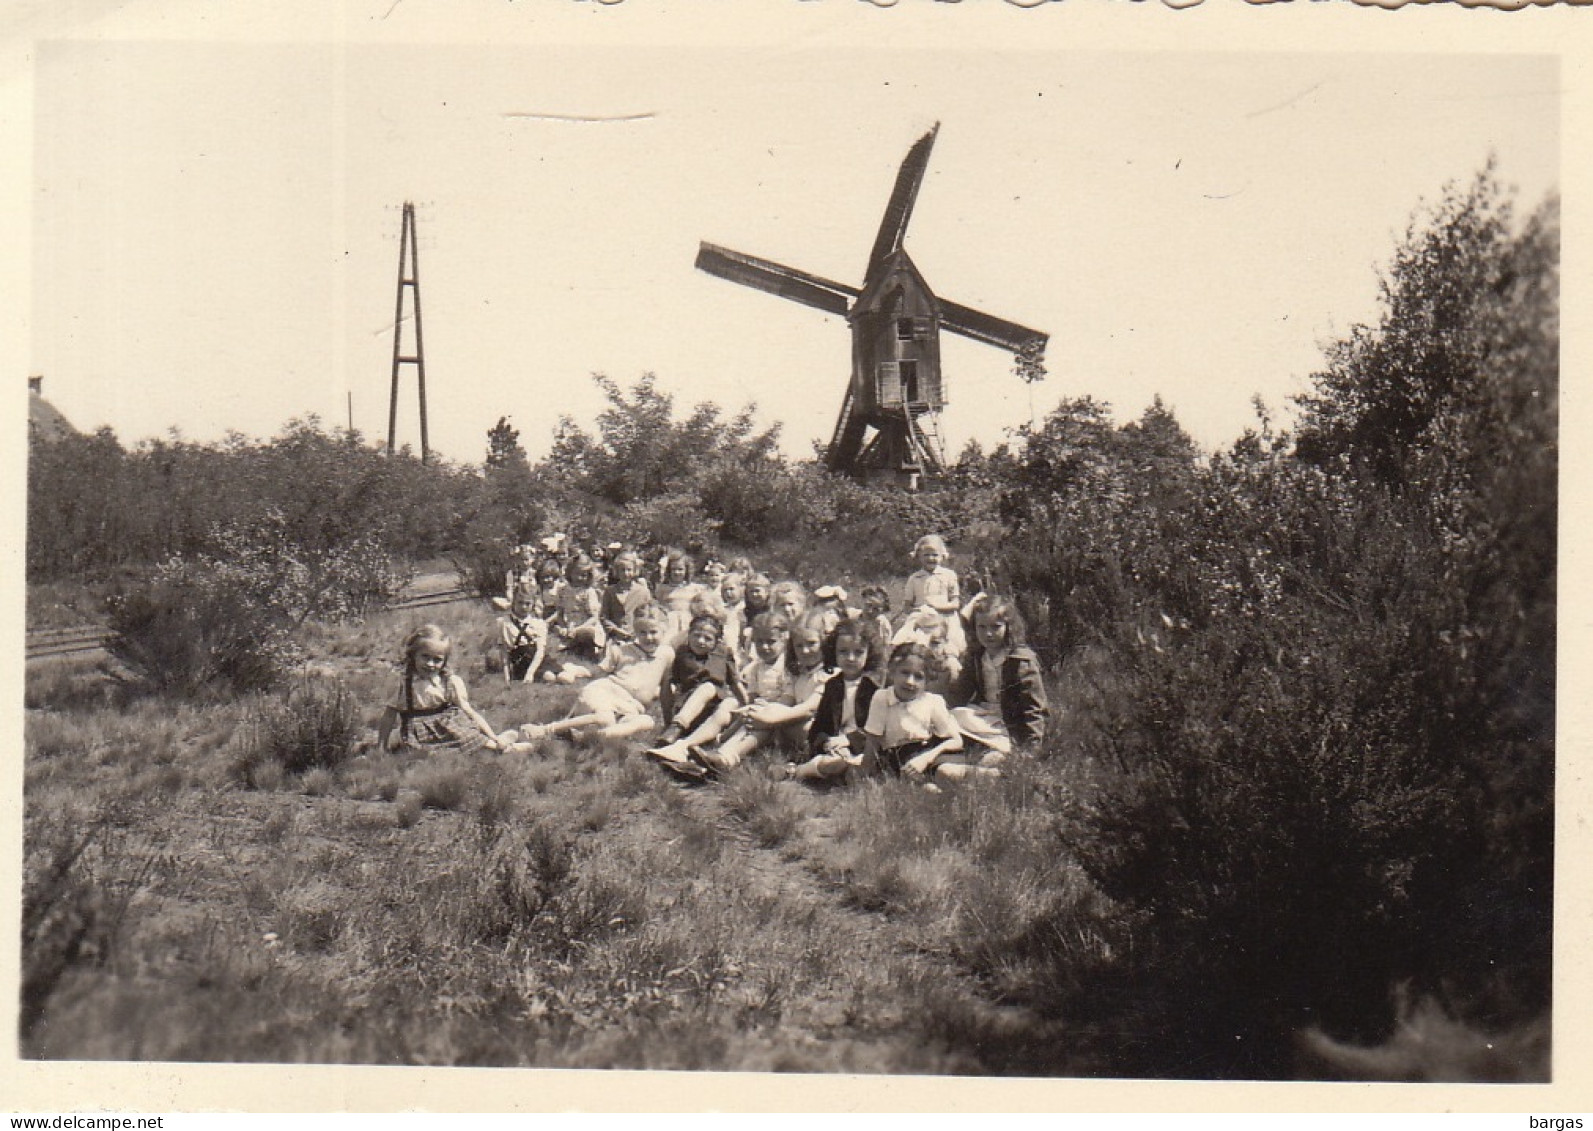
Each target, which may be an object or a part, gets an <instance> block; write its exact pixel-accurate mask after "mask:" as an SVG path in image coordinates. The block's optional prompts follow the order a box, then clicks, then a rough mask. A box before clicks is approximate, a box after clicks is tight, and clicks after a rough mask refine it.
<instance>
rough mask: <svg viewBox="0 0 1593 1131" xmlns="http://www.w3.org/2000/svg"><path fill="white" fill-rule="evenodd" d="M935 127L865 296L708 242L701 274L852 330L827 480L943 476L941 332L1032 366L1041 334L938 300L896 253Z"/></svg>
mask: <svg viewBox="0 0 1593 1131" xmlns="http://www.w3.org/2000/svg"><path fill="white" fill-rule="evenodd" d="M939 128H940V127H939V126H936V127H935V129H932V130H930V131H929V132H928V133H927V134H925V135H924V136H923V137H921V138H919V139H918V141H917V142H916V143H915V144H914V145H913V148H912V149H911V150H909V151H908V154H907V157H906V159H905V160H904V161H903V162H902V167H901V170H900V171H899V172H898V173H897V176H896V185H895V188H894V189H893V190H892V192H891V198H890V202H889V204H888V205H887V206H886V209H885V217H884V219H883V220H882V221H881V223H880V230H879V235H878V236H877V237H876V238H875V241H874V247H873V250H872V252H871V253H870V255H869V262H868V269H867V272H866V273H865V275H864V278H863V285H862V287H861V288H857V287H850V286H847V285H846V284H844V283H837V282H834V281H832V280H829V279H824V278H821V277H819V276H817V275H810V274H808V273H807V272H804V271H798V270H796V269H794V268H791V267H786V266H783V265H782V264H779V263H772V262H770V261H769V260H765V259H757V258H755V257H753V256H750V255H743V254H742V253H740V252H735V251H731V250H729V249H728V248H723V247H718V246H716V245H714V244H710V243H704V244H702V246H701V248H700V250H699V251H698V253H697V266H698V267H699V268H700V269H702V270H704V271H706V272H708V273H709V274H711V275H717V276H719V277H720V278H723V279H728V280H730V281H731V282H734V283H741V284H742V285H744V286H749V287H754V288H756V289H758V290H762V291H768V292H769V293H770V294H775V295H779V296H780V297H781V298H788V299H791V300H793V301H795V302H800V303H803V304H804V305H807V306H812V307H815V308H817V309H819V310H823V311H826V312H828V313H831V314H841V315H845V316H846V320H847V323H848V324H849V326H850V328H851V331H852V378H851V381H850V382H849V383H848V385H847V389H846V395H845V398H844V400H843V401H842V404H841V412H840V416H839V417H838V418H837V419H836V422H835V431H834V434H833V435H832V437H831V439H830V445H829V448H828V451H827V456H826V461H827V463H828V465H829V467H830V469H831V470H833V471H841V472H845V473H847V474H849V475H853V476H856V477H858V478H860V479H865V480H870V481H876V482H891V483H898V484H901V485H904V486H909V487H911V486H916V485H917V484H918V482H919V480H920V479H921V478H922V477H923V476H926V475H928V476H934V475H937V474H939V473H940V472H942V471H943V470H944V469H945V464H946V460H945V453H944V450H943V448H942V444H941V441H940V433H939V428H938V425H937V420H938V417H939V414H940V410H941V409H942V408H944V407H945V405H946V383H945V379H944V374H943V373H942V370H941V364H940V331H941V330H942V329H946V330H950V331H952V332H953V333H957V334H962V335H963V336H965V337H970V338H973V339H975V340H977V341H981V342H985V343H987V344H990V345H994V346H1000V347H1002V348H1005V349H1010V350H1012V351H1013V352H1014V353H1023V354H1024V355H1025V356H1026V357H1027V358H1028V359H1030V361H1031V363H1032V364H1036V365H1037V364H1038V359H1039V356H1040V353H1041V352H1042V351H1043V349H1044V347H1045V341H1046V335H1044V334H1042V333H1039V332H1038V331H1035V330H1030V329H1028V328H1026V327H1023V326H1019V325H1017V324H1016V323H1013V322H1007V321H1005V320H1004V319H1000V318H994V317H992V316H990V315H988V314H981V313H980V312H979V311H976V310H971V309H969V308H968V307H965V306H958V305H957V304H955V303H948V302H946V301H944V300H942V299H939V298H937V297H936V296H935V293H934V292H933V291H932V290H930V288H929V284H928V283H927V282H925V281H924V277H923V275H922V274H921V273H920V272H919V270H918V267H917V266H916V265H915V264H914V263H913V261H912V259H911V258H910V257H909V256H908V254H907V252H906V250H905V249H904V248H903V247H902V240H903V237H904V236H905V235H906V233H907V222H908V220H909V219H911V217H912V211H913V204H914V202H915V201H916V200H917V197H918V189H919V187H920V186H921V185H922V184H923V180H924V171H925V169H926V168H927V166H928V164H929V153H930V150H931V149H932V148H933V147H934V144H935V134H936V132H937V131H938V130H939Z"/></svg>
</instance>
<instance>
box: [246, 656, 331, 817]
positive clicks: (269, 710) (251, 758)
mask: <svg viewBox="0 0 1593 1131" xmlns="http://www.w3.org/2000/svg"><path fill="white" fill-rule="evenodd" d="M362 729H363V728H362V726H361V722H360V718H359V712H358V709H357V706H356V704H355V702H354V696H353V695H352V694H351V693H350V692H349V689H348V688H347V686H345V685H344V684H343V683H342V682H341V681H339V680H336V679H330V680H329V679H310V678H306V679H303V680H301V681H300V683H299V684H298V686H296V687H294V688H293V689H292V690H290V691H289V692H288V693H287V694H286V695H284V696H282V697H280V698H277V699H268V700H265V701H263V702H261V703H259V704H257V705H256V706H255V708H254V709H253V710H252V711H251V712H250V714H249V716H248V717H247V718H246V720H245V722H244V727H243V734H242V740H241V741H242V750H241V751H240V753H239V755H238V758H237V761H236V763H235V766H234V772H235V774H236V775H237V777H238V778H239V779H240V780H241V781H243V783H244V784H245V785H247V786H249V787H250V788H252V789H263V788H271V787H270V786H267V785H266V784H264V781H263V780H262V773H261V771H262V769H263V768H264V767H266V766H270V765H275V766H276V767H277V768H278V769H279V770H280V771H282V772H283V773H284V774H303V773H308V772H309V771H312V770H328V771H330V770H335V769H337V768H338V767H339V766H342V765H343V764H344V763H346V762H348V761H349V760H350V759H352V758H353V757H354V755H355V752H356V749H357V746H358V743H359V739H360V735H361V731H362ZM264 776H265V778H267V779H269V778H270V777H272V776H273V775H271V774H270V773H269V772H267V773H266V774H265V775H264ZM278 782H279V783H280V779H278Z"/></svg>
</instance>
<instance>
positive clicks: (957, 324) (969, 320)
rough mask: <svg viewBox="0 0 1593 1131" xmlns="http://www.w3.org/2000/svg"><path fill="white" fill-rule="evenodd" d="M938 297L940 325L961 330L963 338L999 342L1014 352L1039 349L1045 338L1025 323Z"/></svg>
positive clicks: (994, 343) (1045, 340)
mask: <svg viewBox="0 0 1593 1131" xmlns="http://www.w3.org/2000/svg"><path fill="white" fill-rule="evenodd" d="M938 301H939V302H940V325H941V327H942V328H943V329H946V330H950V331H952V332H953V333H956V334H961V335H962V336H963V337H965V338H972V339H973V340H974V341H976V342H984V343H985V344H987V345H992V346H1000V347H1001V348H1002V349H1007V350H1011V351H1012V352H1013V353H1017V352H1018V351H1019V350H1022V349H1024V348H1025V347H1028V348H1031V349H1041V350H1043V349H1044V348H1045V343H1046V342H1047V341H1048V340H1049V335H1047V334H1042V333H1041V332H1040V331H1038V330H1031V329H1029V328H1028V327H1027V326H1019V325H1018V324H1017V323H1016V322H1008V321H1007V320H1006V319H1005V318H997V317H995V316H994V315H992V314H981V313H980V312H979V311H977V310H974V309H972V308H971V307H966V306H958V305H957V304H956V303H954V302H947V301H946V300H945V299H939V300H938ZM1036 343H1038V345H1036Z"/></svg>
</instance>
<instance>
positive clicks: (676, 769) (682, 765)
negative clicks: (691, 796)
mask: <svg viewBox="0 0 1593 1131" xmlns="http://www.w3.org/2000/svg"><path fill="white" fill-rule="evenodd" d="M658 764H659V765H660V766H662V767H664V769H666V770H668V771H669V772H670V773H671V774H673V775H674V776H675V777H677V778H680V779H681V780H682V781H688V782H691V783H693V784H701V783H703V782H706V781H710V780H712V779H713V778H714V776H715V775H714V772H713V771H712V770H710V769H709V768H708V767H707V766H704V765H703V764H702V763H701V762H697V761H693V760H692V759H689V758H688V759H687V760H686V761H684V762H672V761H670V760H669V759H667V758H666V759H663V760H661V761H660V762H659V763H658Z"/></svg>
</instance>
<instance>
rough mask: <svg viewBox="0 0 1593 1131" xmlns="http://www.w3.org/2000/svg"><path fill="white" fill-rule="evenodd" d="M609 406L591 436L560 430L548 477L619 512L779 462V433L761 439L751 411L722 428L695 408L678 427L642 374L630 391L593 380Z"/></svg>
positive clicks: (572, 426) (713, 415)
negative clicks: (712, 475) (733, 470)
mask: <svg viewBox="0 0 1593 1131" xmlns="http://www.w3.org/2000/svg"><path fill="white" fill-rule="evenodd" d="M593 380H594V381H596V382H597V385H598V387H599V388H601V389H602V390H603V394H604V396H605V398H606V399H607V401H608V407H607V408H606V409H604V410H603V411H602V412H601V413H600V414H599V415H598V418H597V428H598V431H597V434H596V435H595V436H594V435H592V434H590V433H588V432H587V431H585V430H584V429H582V428H581V427H580V426H579V425H577V424H576V423H575V422H574V421H573V420H571V419H570V418H569V417H564V418H563V419H562V420H561V421H560V422H559V429H558V432H557V434H556V436H555V438H554V443H553V450H552V452H551V454H550V455H549V456H548V459H547V463H546V465H545V466H546V467H547V469H548V471H549V473H550V474H551V475H552V476H554V477H555V478H557V479H560V480H562V481H564V482H566V483H568V484H570V485H572V486H576V487H578V488H579V489H581V490H583V491H585V492H587V493H589V494H592V495H595V496H597V497H598V498H600V499H603V500H606V501H607V502H609V503H613V504H616V505H619V506H624V505H626V504H629V503H635V502H642V501H645V500H647V499H651V498H655V497H658V496H662V495H670V494H679V493H680V492H682V491H683V490H686V489H688V488H689V487H690V486H692V485H693V484H694V483H695V482H696V481H697V480H698V478H699V477H701V476H702V475H703V474H704V473H705V472H707V471H708V470H709V469H710V468H713V467H714V466H715V465H717V464H718V463H720V462H721V461H725V460H728V461H731V462H732V463H738V464H743V465H748V466H751V465H754V464H756V463H757V462H758V461H762V460H769V459H774V458H776V456H775V451H776V444H777V443H778V441H779V435H780V429H779V426H778V425H774V426H772V427H770V428H767V429H765V430H763V431H761V432H760V431H758V430H757V428H756V425H755V422H754V413H755V412H756V408H755V406H751V405H749V406H747V407H746V408H744V409H742V410H741V412H739V413H737V414H736V415H735V416H734V417H733V418H731V419H730V420H728V421H726V420H724V419H723V418H722V417H721V413H720V409H719V408H718V406H716V405H712V404H699V405H697V406H696V407H694V408H693V409H692V411H691V413H690V415H689V416H687V417H686V419H685V420H683V421H677V420H676V419H675V413H674V409H675V403H674V398H673V397H672V396H670V395H669V394H668V393H665V392H662V391H660V390H659V388H658V380H657V378H656V377H655V376H654V375H653V374H651V373H648V374H644V375H643V376H642V378H641V379H640V380H639V381H637V382H636V384H635V385H634V386H632V388H631V389H629V390H625V389H622V388H621V387H620V386H619V384H618V383H617V382H615V381H614V380H612V379H610V378H608V377H606V376H603V375H602V374H594V375H593Z"/></svg>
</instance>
